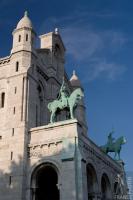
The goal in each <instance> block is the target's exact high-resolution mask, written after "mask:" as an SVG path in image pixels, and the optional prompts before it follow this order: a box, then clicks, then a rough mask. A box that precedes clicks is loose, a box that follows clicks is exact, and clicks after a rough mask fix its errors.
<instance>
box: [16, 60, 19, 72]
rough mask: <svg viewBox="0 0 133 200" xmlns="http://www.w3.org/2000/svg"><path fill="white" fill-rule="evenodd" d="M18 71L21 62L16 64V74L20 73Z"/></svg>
mask: <svg viewBox="0 0 133 200" xmlns="http://www.w3.org/2000/svg"><path fill="white" fill-rule="evenodd" d="M18 69H19V62H18V61H17V62H16V72H18Z"/></svg>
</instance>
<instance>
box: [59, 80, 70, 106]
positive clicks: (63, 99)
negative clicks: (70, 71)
mask: <svg viewBox="0 0 133 200" xmlns="http://www.w3.org/2000/svg"><path fill="white" fill-rule="evenodd" d="M67 99H68V93H67V90H66V86H65V82H64V78H63V83H62V86H61V89H60V92H59V96H58V100H59V101H60V102H61V103H62V106H63V107H66V106H67Z"/></svg>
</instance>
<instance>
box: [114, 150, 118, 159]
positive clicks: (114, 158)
mask: <svg viewBox="0 0 133 200" xmlns="http://www.w3.org/2000/svg"><path fill="white" fill-rule="evenodd" d="M116 155H117V152H116V151H115V156H114V159H115V160H116Z"/></svg>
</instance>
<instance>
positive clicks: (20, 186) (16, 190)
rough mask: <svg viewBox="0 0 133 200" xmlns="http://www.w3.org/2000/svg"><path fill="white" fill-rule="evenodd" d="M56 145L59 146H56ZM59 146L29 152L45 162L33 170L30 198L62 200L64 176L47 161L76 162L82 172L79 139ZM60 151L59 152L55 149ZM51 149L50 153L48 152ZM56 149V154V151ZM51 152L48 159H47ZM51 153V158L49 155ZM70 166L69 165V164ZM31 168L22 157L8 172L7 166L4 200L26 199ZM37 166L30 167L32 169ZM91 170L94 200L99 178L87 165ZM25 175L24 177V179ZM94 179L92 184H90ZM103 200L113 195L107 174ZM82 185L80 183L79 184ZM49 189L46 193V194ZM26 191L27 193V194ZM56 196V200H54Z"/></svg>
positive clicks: (0, 193)
mask: <svg viewBox="0 0 133 200" xmlns="http://www.w3.org/2000/svg"><path fill="white" fill-rule="evenodd" d="M52 145H55V146H52ZM58 145H59V144H57V143H55V144H53V143H51V147H50V145H48V146H46V145H40V146H39V145H36V146H32V147H30V148H29V149H27V155H28V159H29V161H30V159H36V162H38V160H40V161H41V160H42V162H40V164H39V165H36V167H35V168H34V169H33V172H32V174H31V177H30V196H31V199H32V200H33V199H38V200H43V198H44V194H45V197H46V200H49V199H53V195H54V197H55V198H54V199H55V200H59V199H60V197H59V196H60V182H61V180H60V177H59V176H60V174H59V169H58V166H54V164H53V163H52V162H51V163H50V162H48V161H46V162H45V161H44V160H50V158H51V157H52V160H54V159H55V160H56V158H57V156H58V159H61V161H62V162H65V161H68V160H69V161H70V162H71V161H74V164H75V171H76V173H77V176H78V173H79V169H78V162H79V159H80V154H79V148H78V143H77V138H73V141H70V140H69V139H64V140H63V141H62V143H60V146H58ZM55 147H56V148H55ZM46 149H47V151H46ZM52 149H53V150H52ZM46 152H47V155H46ZM48 152H50V154H48ZM66 163H67V162H66ZM27 167H28V164H27V163H26V164H25V161H24V160H23V158H22V157H19V159H18V160H17V161H14V160H12V161H11V164H10V167H9V168H7V166H6V165H5V168H4V166H3V171H2V170H1V171H0V199H1V198H2V200H11V197H13V198H15V199H20V196H21V195H22V194H21V192H22V191H25V192H26V190H27V184H28V183H27V182H26V181H27V180H26V178H27V177H28V175H29V174H27V172H28V171H31V170H28V168H27ZM32 167H33V166H30V168H32ZM86 170H87V178H88V183H86V184H87V185H88V200H89V199H91V198H92V196H93V195H94V194H95V193H97V192H98V185H97V177H96V172H95V171H94V169H93V166H92V165H90V164H87V166H86ZM23 175H24V176H23ZM90 179H91V180H90ZM101 181H102V188H101V192H102V197H103V199H106V197H110V196H111V194H110V191H109V190H108V189H109V187H108V185H109V180H108V178H107V177H106V175H105V174H104V175H103V176H102V180H101ZM77 184H78V182H77ZM44 186H45V189H46V190H45V191H44ZM24 189H25V190H24ZM70 192H71V194H72V195H74V191H70ZM117 192H118V194H121V191H117ZM51 195H52V196H51ZM24 196H25V193H23V197H24ZM24 198H25V197H24Z"/></svg>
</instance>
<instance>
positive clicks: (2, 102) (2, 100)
mask: <svg viewBox="0 0 133 200" xmlns="http://www.w3.org/2000/svg"><path fill="white" fill-rule="evenodd" d="M4 104H5V93H4V92H2V94H1V108H4Z"/></svg>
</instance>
